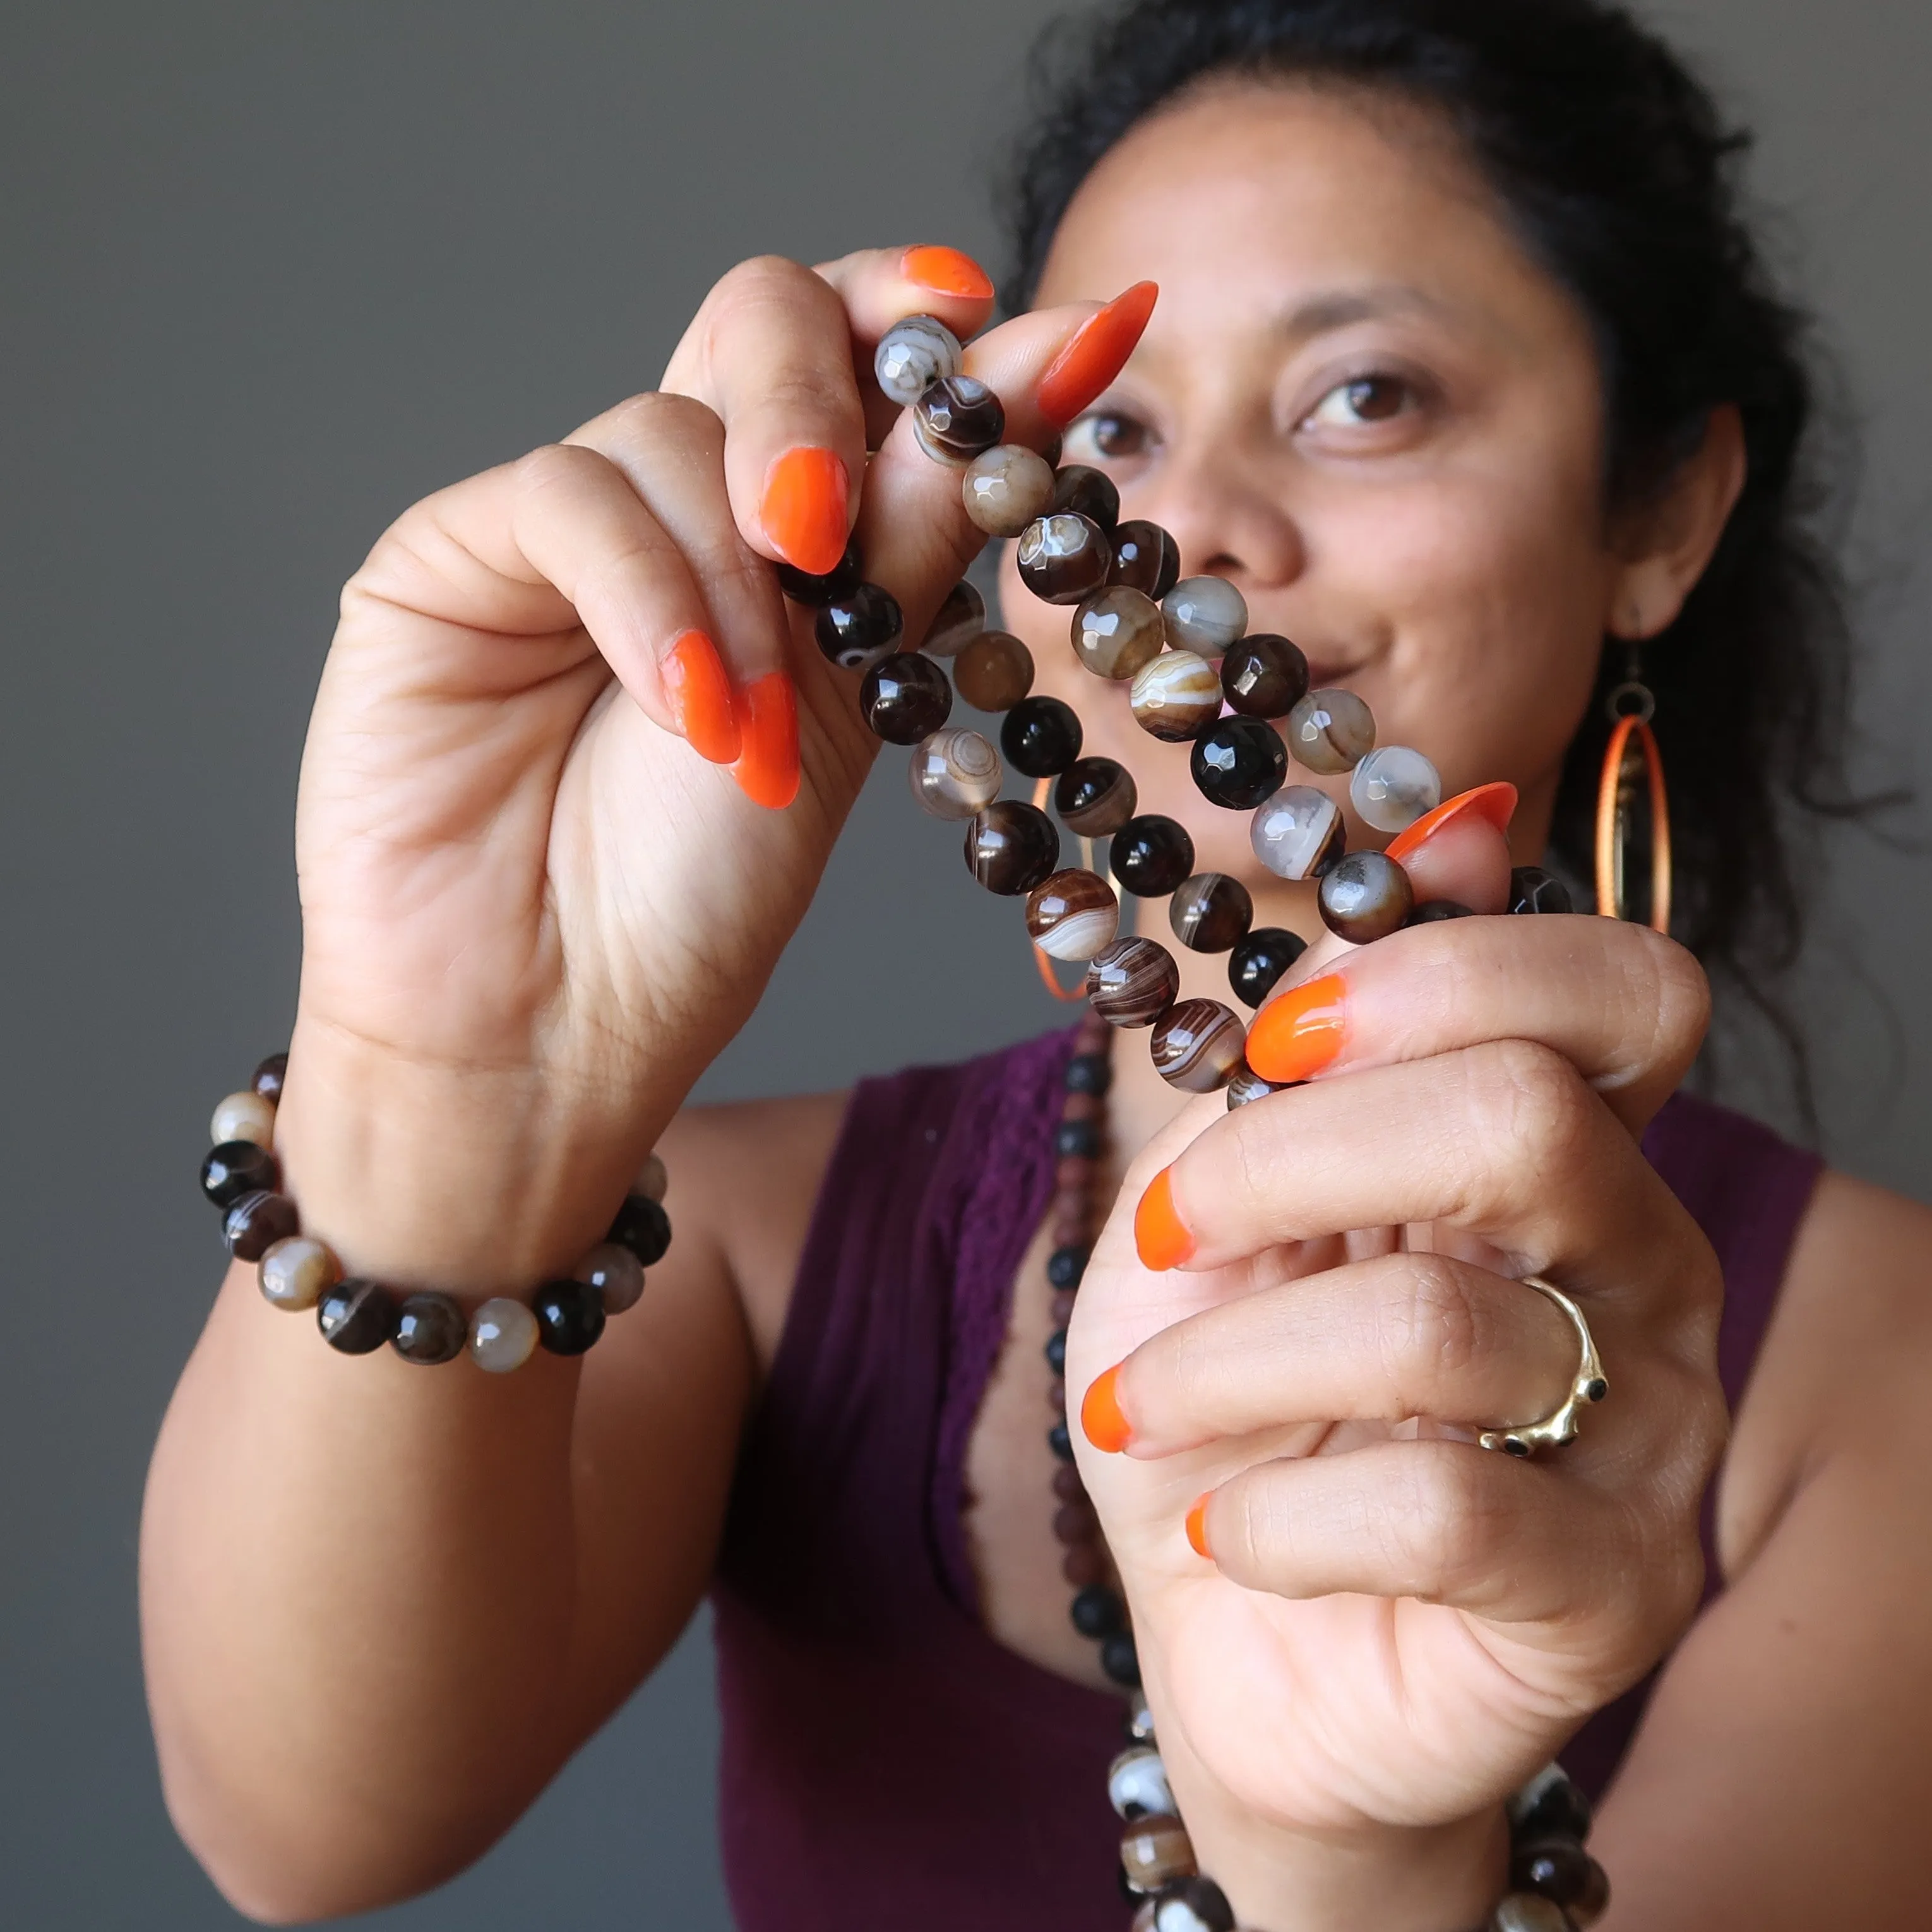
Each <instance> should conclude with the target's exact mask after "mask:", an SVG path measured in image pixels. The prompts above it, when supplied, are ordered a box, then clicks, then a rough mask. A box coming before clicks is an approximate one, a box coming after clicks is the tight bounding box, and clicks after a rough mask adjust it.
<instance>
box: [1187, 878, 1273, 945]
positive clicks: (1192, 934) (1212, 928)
mask: <svg viewBox="0 0 1932 1932" xmlns="http://www.w3.org/2000/svg"><path fill="white" fill-rule="evenodd" d="M1254 918H1255V902H1254V901H1253V899H1252V898H1250V897H1249V896H1248V889H1247V886H1244V885H1243V884H1242V883H1241V880H1239V879H1235V878H1230V877H1229V875H1228V874H1226V872H1196V874H1194V875H1193V877H1191V878H1187V879H1184V880H1181V883H1180V884H1179V885H1178V886H1175V889H1174V896H1173V898H1171V899H1169V901H1168V902H1167V920H1168V923H1169V925H1170V926H1172V927H1173V928H1174V936H1175V938H1177V939H1178V940H1179V941H1181V944H1182V945H1184V947H1187V948H1188V950H1190V952H1194V953H1226V951H1227V950H1229V947H1232V946H1236V945H1238V944H1240V943H1241V941H1242V939H1243V938H1245V937H1246V936H1247V930H1248V928H1249V927H1250V926H1252V925H1253V923H1254Z"/></svg>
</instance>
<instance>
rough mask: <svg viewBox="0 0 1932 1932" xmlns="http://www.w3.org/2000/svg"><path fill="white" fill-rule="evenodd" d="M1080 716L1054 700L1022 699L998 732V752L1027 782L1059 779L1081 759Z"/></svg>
mask: <svg viewBox="0 0 1932 1932" xmlns="http://www.w3.org/2000/svg"><path fill="white" fill-rule="evenodd" d="M1080 738H1081V731H1080V714H1079V712H1076V710H1075V709H1074V708H1073V706H1072V705H1070V704H1065V703H1062V702H1061V700H1059V699H1058V698H1057V697H1023V698H1022V699H1021V700H1020V701H1019V703H1017V704H1016V705H1015V706H1013V709H1011V710H1010V711H1009V712H1007V720H1006V722H1005V723H1004V724H1002V725H1001V727H1000V749H1001V751H1004V753H1005V754H1006V758H1007V763H1008V764H1010V765H1011V766H1013V769H1014V770H1015V771H1016V772H1021V773H1022V774H1023V775H1025V777H1028V778H1058V776H1059V775H1060V774H1061V772H1064V770H1066V769H1067V766H1069V765H1070V764H1072V763H1073V761H1074V760H1076V758H1078V757H1079V755H1080Z"/></svg>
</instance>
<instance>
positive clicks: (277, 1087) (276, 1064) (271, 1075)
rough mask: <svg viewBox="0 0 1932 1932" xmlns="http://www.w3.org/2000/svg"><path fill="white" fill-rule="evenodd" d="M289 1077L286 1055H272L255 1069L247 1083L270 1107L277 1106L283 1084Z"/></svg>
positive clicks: (279, 1102)
mask: <svg viewBox="0 0 1932 1932" xmlns="http://www.w3.org/2000/svg"><path fill="white" fill-rule="evenodd" d="M288 1077H289V1057H288V1055H287V1054H286V1053H272V1054H270V1055H269V1057H268V1058H267V1059H266V1060H265V1061H263V1062H262V1064H261V1065H260V1066H259V1067H257V1068H256V1070H255V1072H254V1077H253V1078H252V1079H251V1080H250V1081H249V1082H248V1085H249V1087H250V1088H251V1090H252V1091H254V1092H255V1093H257V1094H260V1095H261V1097H262V1098H263V1100H266V1101H267V1102H268V1103H269V1106H272V1107H273V1106H279V1105H280V1104H281V1098H282V1086H283V1083H284V1082H285V1081H287V1079H288Z"/></svg>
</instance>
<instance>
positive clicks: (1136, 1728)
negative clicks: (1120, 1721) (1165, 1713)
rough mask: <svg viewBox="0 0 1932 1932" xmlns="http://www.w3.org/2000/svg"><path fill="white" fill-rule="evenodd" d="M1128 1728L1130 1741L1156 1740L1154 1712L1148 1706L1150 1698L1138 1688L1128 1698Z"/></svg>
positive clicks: (1138, 1742) (1148, 1743) (1149, 1742)
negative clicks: (1143, 1694)
mask: <svg viewBox="0 0 1932 1932" xmlns="http://www.w3.org/2000/svg"><path fill="white" fill-rule="evenodd" d="M1123 1728H1124V1730H1126V1732H1127V1737H1128V1739H1129V1741H1130V1742H1131V1743H1133V1744H1137V1745H1151V1744H1152V1743H1153V1742H1154V1713H1153V1712H1151V1710H1149V1709H1148V1700H1146V1698H1145V1697H1142V1694H1140V1692H1139V1691H1136V1692H1135V1693H1134V1694H1133V1697H1130V1699H1129V1700H1127V1722H1126V1724H1125V1725H1124V1727H1123Z"/></svg>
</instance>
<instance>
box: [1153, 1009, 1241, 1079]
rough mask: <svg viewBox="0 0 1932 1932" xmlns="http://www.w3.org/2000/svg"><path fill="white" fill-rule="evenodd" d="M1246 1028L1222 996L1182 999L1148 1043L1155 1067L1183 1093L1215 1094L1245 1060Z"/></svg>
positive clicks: (1170, 1011) (1162, 1076) (1164, 1018)
mask: <svg viewBox="0 0 1932 1932" xmlns="http://www.w3.org/2000/svg"><path fill="white" fill-rule="evenodd" d="M1247 1044H1248V1037H1247V1031H1246V1029H1245V1028H1244V1027H1243V1026H1242V1025H1241V1022H1240V1021H1239V1020H1238V1019H1236V1018H1235V1015H1234V1013H1233V1010H1232V1009H1231V1008H1229V1007H1224V1006H1223V1005H1222V1004H1221V1002H1220V1001H1219V1000H1183V1001H1181V1004H1179V1005H1178V1006H1177V1007H1172V1008H1171V1009H1170V1010H1169V1012H1168V1013H1167V1014H1166V1016H1165V1017H1163V1019H1161V1020H1160V1022H1158V1023H1157V1025H1156V1026H1155V1028H1154V1036H1153V1037H1152V1038H1151V1040H1149V1041H1148V1052H1149V1054H1150V1055H1151V1056H1152V1057H1153V1060H1154V1071H1155V1072H1156V1073H1158V1074H1159V1075H1160V1077H1161V1078H1162V1079H1163V1080H1165V1081H1166V1082H1167V1084H1168V1085H1169V1086H1170V1087H1178V1088H1180V1089H1181V1091H1182V1092H1183V1093H1184V1094H1212V1093H1215V1092H1217V1091H1218V1090H1219V1089H1220V1088H1223V1087H1225V1086H1226V1085H1227V1084H1228V1082H1229V1081H1230V1080H1232V1079H1233V1078H1234V1077H1235V1073H1236V1072H1237V1071H1238V1070H1239V1068H1240V1067H1241V1064H1242V1055H1243V1054H1244V1052H1246V1051H1247Z"/></svg>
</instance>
